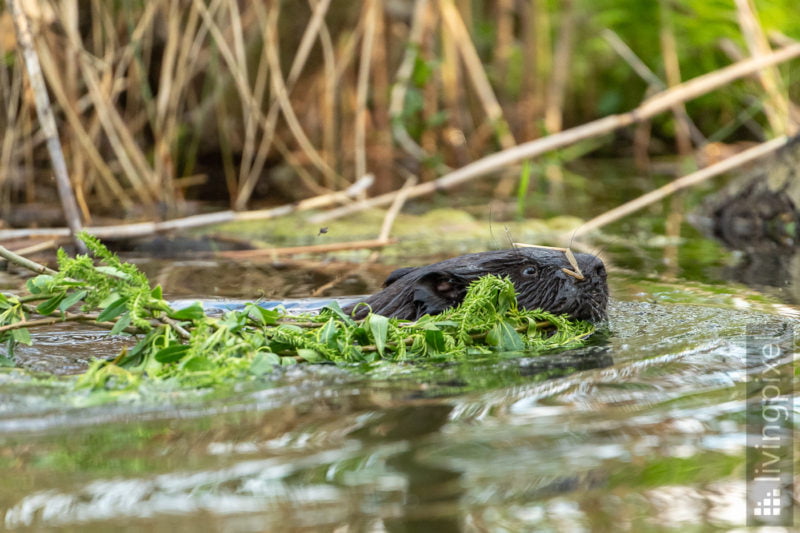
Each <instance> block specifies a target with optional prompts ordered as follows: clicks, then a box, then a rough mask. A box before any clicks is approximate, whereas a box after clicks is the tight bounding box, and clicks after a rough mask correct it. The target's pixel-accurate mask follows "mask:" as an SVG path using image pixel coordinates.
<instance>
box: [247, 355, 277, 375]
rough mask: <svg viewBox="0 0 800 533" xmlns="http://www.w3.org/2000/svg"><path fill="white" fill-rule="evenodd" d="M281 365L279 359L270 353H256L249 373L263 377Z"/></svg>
mask: <svg viewBox="0 0 800 533" xmlns="http://www.w3.org/2000/svg"><path fill="white" fill-rule="evenodd" d="M280 364H281V358H280V357H278V356H277V355H275V354H274V353H272V352H258V353H257V354H256V355H255V357H253V361H252V362H251V363H250V373H251V374H253V375H256V376H263V375H264V374H266V373H267V372H272V370H273V369H274V368H275V367H276V366H278V365H280Z"/></svg>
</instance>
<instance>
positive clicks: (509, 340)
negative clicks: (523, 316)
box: [486, 320, 525, 352]
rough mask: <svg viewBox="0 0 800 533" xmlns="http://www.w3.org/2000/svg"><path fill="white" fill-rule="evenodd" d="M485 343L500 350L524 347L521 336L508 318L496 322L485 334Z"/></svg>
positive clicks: (521, 348)
mask: <svg viewBox="0 0 800 533" xmlns="http://www.w3.org/2000/svg"><path fill="white" fill-rule="evenodd" d="M486 344H488V345H489V346H493V347H494V348H495V349H496V350H497V351H500V352H513V351H517V350H523V349H525V343H524V342H523V341H522V337H520V336H519V333H517V331H516V330H515V329H514V324H512V323H511V322H509V321H508V320H503V321H501V322H497V323H496V324H494V325H493V326H492V329H490V330H489V333H487V334H486Z"/></svg>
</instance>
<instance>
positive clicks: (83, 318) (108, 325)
mask: <svg viewBox="0 0 800 533" xmlns="http://www.w3.org/2000/svg"><path fill="white" fill-rule="evenodd" d="M26 307H27V306H26ZM27 310H28V311H29V312H30V311H32V310H31V309H27ZM97 316H98V315H97V314H96V313H93V314H75V313H64V314H61V313H59V314H57V315H52V316H48V317H46V318H35V319H33V320H21V321H19V322H14V323H13V324H7V325H5V326H0V333H4V332H6V331H11V330H15V329H25V328H34V327H39V326H50V325H53V324H59V323H61V322H84V323H86V324H89V325H92V326H98V327H100V328H103V329H112V328H113V327H114V326H115V325H116V324H115V323H114V322H97ZM124 331H125V332H127V333H131V334H136V333H141V330H139V329H138V328H135V327H133V326H128V327H127V328H125V330H124Z"/></svg>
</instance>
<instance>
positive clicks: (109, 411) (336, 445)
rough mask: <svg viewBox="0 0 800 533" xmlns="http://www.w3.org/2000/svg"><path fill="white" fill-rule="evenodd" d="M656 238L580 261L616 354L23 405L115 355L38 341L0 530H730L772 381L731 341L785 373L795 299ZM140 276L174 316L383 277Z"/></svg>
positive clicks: (296, 375)
mask: <svg viewBox="0 0 800 533" xmlns="http://www.w3.org/2000/svg"><path fill="white" fill-rule="evenodd" d="M615 190H619V189H615ZM631 194H635V191H634V192H633V193H631ZM618 200H619V199H616V198H615V199H614V203H616V202H617V201H618ZM576 202H577V203H579V204H580V202H582V200H581V199H580V198H578V200H576ZM595 208H596V209H597V210H598V212H599V211H601V210H602V208H601V207H597V206H595ZM655 214H656V215H659V214H660V213H655ZM660 223H661V222H660V219H659V218H658V216H656V217H655V218H653V217H644V216H643V217H640V218H636V219H630V220H626V221H623V222H620V223H618V224H617V225H616V226H615V227H614V228H613V229H614V231H613V232H611V233H616V234H617V235H626V237H625V238H624V239H620V238H616V239H610V238H608V239H607V240H606V241H605V242H600V243H599V244H598V246H599V247H600V248H601V249H602V250H603V251H604V252H605V253H606V254H608V255H609V257H610V258H611V260H612V262H613V265H614V268H613V269H612V270H611V274H610V283H611V289H612V296H613V298H614V299H613V302H612V305H611V308H610V312H609V329H610V333H609V334H608V335H607V336H598V337H597V338H596V339H594V342H593V343H592V345H590V346H587V347H585V348H582V349H580V350H573V351H570V352H565V353H558V354H550V355H545V356H536V357H531V356H527V357H526V356H522V357H520V356H519V354H517V355H516V356H509V357H501V358H499V359H498V360H493V361H488V360H482V361H473V362H464V363H453V364H448V365H443V366H435V367H425V366H412V365H402V364H394V365H386V366H384V367H381V368H378V369H374V370H373V371H372V372H371V373H369V374H364V373H363V372H362V369H360V368H337V367H335V366H332V365H310V364H309V365H297V366H294V367H289V368H284V369H281V370H280V371H278V372H276V373H273V374H271V375H268V376H266V377H264V378H263V379H261V380H260V381H255V382H248V383H242V384H239V385H238V386H236V387H235V388H234V389H233V390H222V391H213V392H208V391H205V392H204V391H198V392H190V393H187V392H185V391H170V390H166V391H165V390H163V389H160V390H152V391H148V390H145V391H144V394H143V397H142V396H131V395H120V396H117V397H110V398H109V397H105V398H95V397H93V396H90V395H88V394H86V393H80V392H77V393H76V392H74V391H72V390H71V389H70V387H69V386H68V385H65V384H64V383H63V382H61V381H53V382H51V383H50V384H48V385H42V384H36V385H34V384H33V383H32V382H31V379H30V377H29V376H30V374H29V373H28V371H44V370H47V371H50V372H54V371H55V372H56V373H63V374H69V373H74V372H79V371H81V370H82V369H83V368H85V364H86V361H87V360H88V359H89V358H90V357H91V356H96V355H103V354H105V353H108V352H114V351H118V350H119V349H121V347H122V346H123V345H124V344H125V343H126V342H128V341H126V340H125V339H122V338H120V339H110V340H109V339H106V338H105V337H103V336H102V334H100V333H97V332H94V331H92V330H87V329H85V327H83V326H81V327H77V328H76V327H75V326H63V327H61V328H55V329H52V330H48V331H46V332H41V333H38V334H37V335H38V338H37V339H36V340H37V344H36V345H35V346H34V347H32V348H25V349H21V350H20V351H19V352H18V357H19V362H20V364H21V365H22V366H24V367H25V368H26V369H28V371H20V370H15V369H0V479H2V483H0V524H2V525H0V527H3V526H4V527H5V528H6V529H8V530H12V531H49V530H59V531H81V532H105V531H110V530H114V531H123V532H124V531H141V530H150V531H155V532H161V531H164V532H169V533H174V532H180V531H192V532H195V531H225V532H251V531H298V532H304V531H308V532H311V531H314V532H316V531H331V532H353V531H369V532H383V531H388V532H402V531H415V532H416V531H437V532H450V531H470V532H473V531H474V532H483V531H492V532H495V531H508V532H517V531H662V530H690V531H706V530H714V529H721V530H728V529H732V528H737V527H740V526H742V525H743V524H744V522H745V490H746V486H745V437H746V433H747V431H746V400H747V398H748V393H747V390H746V387H745V382H746V380H747V376H748V374H753V373H760V372H761V371H764V370H765V368H766V367H765V366H764V365H761V366H758V365H755V366H754V365H753V364H752V363H749V362H748V360H747V358H746V342H747V339H746V337H745V332H746V331H747V330H748V329H749V331H750V332H751V333H752V332H756V333H760V334H763V335H766V336H768V337H771V338H775V339H780V340H781V342H782V343H783V344H782V346H784V348H785V349H786V350H787V351H786V354H784V355H781V356H779V357H777V358H776V359H775V360H773V361H770V362H769V363H768V364H770V365H774V366H775V367H776V368H786V367H787V366H789V367H790V366H791V365H793V353H794V352H795V351H796V349H795V345H794V344H793V343H790V344H787V342H791V334H792V333H794V331H795V329H796V327H797V317H798V309H797V308H796V307H795V306H794V304H793V303H794V302H795V301H797V300H796V297H795V296H794V294H795V292H796V286H795V285H794V284H793V283H788V284H787V283H785V282H791V279H790V278H791V275H790V274H791V273H789V275H787V276H786V278H787V279H776V277H770V278H769V279H770V282H769V283H767V284H761V283H752V284H751V285H750V286H746V285H742V284H741V283H740V282H737V281H736V280H742V279H743V278H741V277H740V276H738V275H736V274H732V273H731V272H736V264H737V261H739V259H738V258H737V257H736V256H735V255H733V254H730V253H727V252H725V251H724V250H722V249H721V248H720V247H719V245H717V244H715V243H713V242H711V241H708V240H705V239H703V238H702V237H700V236H699V235H698V234H697V233H696V232H695V231H694V230H692V229H691V228H688V227H686V226H684V227H682V229H681V234H680V235H678V236H675V235H671V236H666V237H664V236H659V228H658V226H659V224H660ZM143 266H144V268H145V270H146V271H147V273H148V276H149V277H150V279H152V280H154V281H155V282H158V283H162V284H163V285H164V286H165V288H166V289H167V290H168V291H170V294H172V295H173V296H174V298H176V299H188V300H191V299H192V298H196V297H201V298H203V299H204V300H207V301H209V303H210V304H214V302H215V301H216V300H214V299H215V298H225V299H231V298H243V299H252V298H258V297H266V298H268V299H275V300H282V301H284V302H287V303H290V304H293V305H295V304H296V305H297V306H300V307H303V306H307V305H309V304H311V305H315V304H316V303H317V302H318V300H310V301H309V300H306V299H303V300H297V298H300V297H307V296H311V295H316V296H319V297H322V298H331V297H341V296H345V295H352V294H359V293H366V292H370V291H372V290H374V289H375V287H377V286H379V284H380V282H381V280H382V279H383V277H384V276H385V275H386V274H387V273H388V272H389V271H390V270H391V269H392V267H391V266H380V265H376V266H370V267H368V268H362V269H359V270H358V272H356V271H355V269H353V268H352V266H348V265H344V266H342V265H336V264H331V265H313V266H311V267H309V268H298V267H297V266H295V265H276V266H269V267H259V266H253V265H232V264H220V263H216V262H197V261H191V262H167V263H159V262H146V263H144V264H143ZM745 281H746V280H745ZM326 285H327V286H328V288H327V289H326V290H325V291H315V289H317V288H319V287H321V286H326ZM793 287H795V288H793ZM315 292H316V294H315ZM787 339H789V340H788V341H787ZM794 406H795V410H797V408H798V407H800V402H797V401H795V404H794ZM795 434H797V433H796V432H795ZM796 442H800V441H796Z"/></svg>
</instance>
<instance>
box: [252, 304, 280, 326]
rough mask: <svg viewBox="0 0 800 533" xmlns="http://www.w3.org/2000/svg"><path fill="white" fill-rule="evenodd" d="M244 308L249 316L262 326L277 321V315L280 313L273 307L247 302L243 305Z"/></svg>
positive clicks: (270, 324)
mask: <svg viewBox="0 0 800 533" xmlns="http://www.w3.org/2000/svg"><path fill="white" fill-rule="evenodd" d="M245 309H247V312H248V313H249V315H250V317H251V318H252V319H253V320H255V321H257V322H258V323H259V324H261V325H263V326H272V325H274V324H276V323H277V322H278V317H279V316H281V314H280V313H279V312H278V311H276V310H275V309H264V308H263V307H261V306H260V305H257V304H253V303H249V304H247V305H245Z"/></svg>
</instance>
